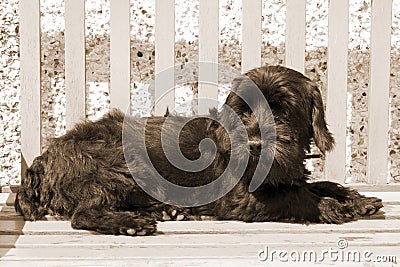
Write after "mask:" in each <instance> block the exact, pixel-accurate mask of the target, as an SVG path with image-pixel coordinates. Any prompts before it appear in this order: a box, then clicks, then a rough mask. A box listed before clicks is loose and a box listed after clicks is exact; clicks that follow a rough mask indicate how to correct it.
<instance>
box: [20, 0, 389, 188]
mask: <svg viewBox="0 0 400 267" xmlns="http://www.w3.org/2000/svg"><path fill="white" fill-rule="evenodd" d="M84 5H85V1H84V0H65V87H66V120H67V128H70V127H71V126H72V125H73V124H74V123H75V122H77V121H79V120H81V119H82V118H84V117H85V83H86V82H85V33H84V29H85V11H84V10H85V8H84ZM129 6H130V1H129V0H111V1H110V13H111V21H110V27H111V36H110V39H111V44H110V76H111V77H110V98H111V106H112V107H119V108H126V107H127V106H128V104H129V102H130V71H131V70H130V68H131V66H130V26H129V25H130V8H129ZM218 6H219V5H218V0H200V4H199V61H209V62H216V63H217V62H218V45H219V32H218ZM174 8H175V1H174V0H155V10H156V21H155V51H156V55H155V72H156V73H159V72H160V71H162V70H164V69H166V68H168V67H171V66H173V65H174V62H175V53H174V36H175V25H174V23H175V10H174ZM261 12H262V0H243V23H242V36H243V37H242V38H243V39H242V71H246V70H249V69H251V68H253V67H257V66H260V65H261V42H262V41H261V40H262V38H261V37H262V36H261ZM286 12H287V19H286V56H285V62H286V63H285V64H286V65H287V66H288V67H292V68H294V69H297V70H299V71H301V72H304V63H305V43H306V41H305V29H306V17H305V14H306V0H287V8H286ZM391 12H392V0H373V1H372V16H371V46H370V52H371V53H370V55H371V58H370V83H369V84H370V87H369V98H368V99H369V103H368V108H369V124H368V128H369V131H368V166H367V176H368V181H369V183H370V184H385V183H386V182H387V173H388V130H389V119H388V115H389V79H390V37H391V18H392V16H391ZM348 13H349V1H348V0H331V1H329V33H328V34H329V43H328V70H327V71H328V92H327V120H328V121H329V124H330V129H331V131H332V132H333V133H334V135H335V138H336V143H337V144H336V148H335V150H334V151H333V152H332V153H330V154H328V155H327V157H326V168H325V170H326V177H327V178H328V179H329V180H336V181H339V182H343V180H344V177H345V173H346V170H345V164H346V141H345V140H346V93H347V53H348V36H349V32H348V29H349V18H348V16H346V14H348ZM20 35H21V43H20V53H21V118H22V125H21V143H22V147H21V151H22V161H23V163H22V164H23V167H26V165H30V164H31V163H32V160H33V158H34V157H35V156H37V155H39V154H40V152H41V151H40V150H41V118H40V114H41V105H40V99H41V88H40V1H33V0H20ZM202 75H208V76H207V79H210V73H208V72H207V73H206V71H205V70H202V69H199V79H201V76H202ZM211 76H213V77H211V79H215V80H216V81H217V79H218V73H217V70H216V71H215V72H214V74H211ZM162 81H163V82H162V83H160V82H158V81H157V79H156V81H155V84H156V91H155V98H156V99H157V98H158V97H159V96H161V95H162V94H163V93H164V92H165V90H167V89H168V88H172V87H173V85H174V77H173V75H172V76H171V77H167V78H166V77H163V80H162ZM198 94H199V97H212V98H214V99H216V98H217V94H218V92H217V91H216V90H215V89H212V88H210V87H209V86H208V85H207V84H200V85H199V91H198ZM173 96H174V94H173V93H170V94H168V97H164V98H162V101H161V102H160V103H158V104H157V105H156V108H155V114H156V115H157V114H158V115H159V114H162V113H163V112H164V111H165V109H166V107H167V106H170V107H171V106H174V97H173ZM200 108H201V107H200ZM203 109H204V110H207V109H208V107H203ZM200 112H201V111H200ZM23 169H24V168H23Z"/></svg>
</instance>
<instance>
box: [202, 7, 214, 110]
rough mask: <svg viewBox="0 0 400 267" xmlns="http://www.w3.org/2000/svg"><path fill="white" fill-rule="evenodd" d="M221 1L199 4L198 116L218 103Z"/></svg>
mask: <svg viewBox="0 0 400 267" xmlns="http://www.w3.org/2000/svg"><path fill="white" fill-rule="evenodd" d="M218 19H219V1H218V0H200V3H199V92H198V98H199V100H200V102H199V104H198V114H207V113H208V112H209V109H210V108H213V107H217V103H218V102H217V101H218V46H219V26H218V25H219V23H218Z"/></svg>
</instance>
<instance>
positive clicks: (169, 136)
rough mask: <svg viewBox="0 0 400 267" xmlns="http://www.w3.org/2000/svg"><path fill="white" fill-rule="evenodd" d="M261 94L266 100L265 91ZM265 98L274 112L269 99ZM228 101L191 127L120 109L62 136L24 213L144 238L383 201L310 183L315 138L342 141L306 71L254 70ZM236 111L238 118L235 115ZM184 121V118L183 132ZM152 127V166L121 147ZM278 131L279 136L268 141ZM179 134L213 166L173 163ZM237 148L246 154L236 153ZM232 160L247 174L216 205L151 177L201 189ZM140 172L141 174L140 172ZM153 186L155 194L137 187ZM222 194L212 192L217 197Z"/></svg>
mask: <svg viewBox="0 0 400 267" xmlns="http://www.w3.org/2000/svg"><path fill="white" fill-rule="evenodd" d="M248 78H250V79H251V81H250V80H249V79H248ZM249 81H250V82H249ZM250 83H254V84H255V85H256V87H258V89H254V86H251V84H250ZM257 90H260V91H261V93H262V95H263V97H261V98H260V97H259V96H257V94H256V91H257ZM239 95H240V97H239ZM263 98H265V100H266V101H267V102H268V104H269V106H270V108H271V111H272V113H269V112H267V111H266V109H265V105H263V104H262V103H261V102H262V101H265V100H263ZM243 99H246V100H247V103H246V101H244V100H243ZM226 104H227V106H225V107H224V108H223V109H222V110H221V112H218V113H217V112H215V111H212V118H193V119H192V120H191V121H190V122H189V123H186V124H185V122H186V119H185V118H183V117H179V116H168V124H167V125H164V122H165V121H166V120H167V118H165V117H151V118H147V119H144V118H142V119H139V118H132V117H129V118H125V122H124V114H122V113H121V112H119V111H115V110H114V111H111V112H110V113H108V114H107V115H105V116H104V117H103V118H102V119H100V120H98V121H96V122H85V123H81V124H78V125H77V126H76V127H75V128H74V129H72V130H70V131H69V132H68V133H67V134H66V135H64V136H62V137H60V138H56V139H54V140H53V142H52V144H51V145H50V146H49V148H48V150H47V151H46V152H44V153H43V154H42V155H41V156H39V157H37V158H36V159H35V160H34V162H33V164H32V166H31V167H30V168H29V169H28V171H27V173H26V178H25V179H23V181H22V186H21V188H20V190H19V192H18V194H17V201H16V209H17V210H18V211H19V212H21V213H22V214H23V215H24V217H25V219H27V220H37V219H40V218H42V217H43V216H44V215H46V214H55V215H60V216H62V217H64V218H66V219H70V220H71V222H72V226H73V227H74V228H77V229H88V230H95V231H98V232H101V233H105V234H126V235H145V234H151V233H153V232H154V231H155V230H156V220H169V219H177V220H180V219H193V218H194V219H196V218H198V216H202V215H209V216H213V217H215V218H216V219H221V220H242V221H247V222H255V221H290V222H301V223H308V222H315V223H343V222H346V221H349V220H352V219H356V218H357V217H360V216H363V215H370V214H373V213H375V212H376V211H378V210H379V209H380V208H381V207H382V202H381V200H380V199H377V198H370V197H365V196H362V195H360V194H359V193H357V192H356V191H355V190H351V189H348V188H344V187H342V186H341V185H339V184H336V183H332V182H327V181H324V182H315V183H310V182H307V180H308V175H309V172H308V171H307V170H306V169H305V167H304V159H305V158H307V155H306V153H307V152H308V151H309V149H310V141H311V139H313V140H314V142H315V144H316V145H317V147H318V148H319V149H320V150H321V152H322V153H323V154H324V153H325V152H326V151H329V150H331V149H332V148H333V145H334V140H333V138H332V135H331V133H330V132H329V131H328V129H327V126H326V123H325V118H324V111H323V103H322V99H321V95H320V92H319V90H318V88H317V87H316V85H315V84H314V83H313V82H311V81H310V80H309V79H308V78H306V77H305V76H303V75H302V74H300V73H298V72H296V71H294V70H291V69H288V68H285V67H281V66H265V67H261V68H257V69H254V70H251V71H249V72H248V73H246V75H245V76H243V77H239V78H237V79H235V80H234V82H233V86H232V92H231V93H230V94H229V96H228V98H227V100H226ZM229 107H230V108H231V109H232V110H233V111H235V113H236V114H237V117H238V118H239V119H235V118H233V117H232V113H230V112H229V111H228V109H229ZM146 120H147V122H146ZM181 124H185V126H184V127H183V128H182V130H180V128H179V125H181ZM124 125H125V126H124ZM222 125H225V127H223V126H222ZM227 125H228V126H227ZM240 125H244V127H245V128H244V129H245V131H244V133H245V134H246V133H247V138H242V137H243V131H239V130H238V129H239V128H240ZM144 126H145V127H146V130H145V134H143V135H144V136H145V140H146V141H145V149H146V154H147V155H148V157H149V159H150V160H151V165H152V166H149V162H148V161H146V160H145V158H144V156H143V151H142V148H140V146H136V145H129V144H128V145H127V146H126V147H123V143H122V135H123V132H124V131H125V133H124V134H126V133H127V136H129V137H130V138H132V137H135V136H136V137H138V136H141V131H140V130H139V129H141V128H142V127H144ZM163 128H164V129H163ZM124 129H125V130H124ZM123 130H124V131H123ZM162 131H163V133H162V134H161V132H162ZM275 133H276V138H271V139H269V138H270V137H271V136H272V135H274V134H275ZM162 135H164V136H163V137H162ZM177 137H178V139H179V146H180V150H181V152H182V154H183V155H184V156H185V157H186V158H187V159H189V160H197V159H199V158H201V157H202V158H205V159H206V161H207V160H209V161H210V162H211V164H210V165H209V166H208V167H206V168H204V169H202V170H199V171H196V172H191V171H185V170H182V169H180V168H178V167H176V166H174V165H173V164H171V163H170V162H169V160H168V159H167V157H166V155H165V153H163V151H164V150H163V145H164V144H163V145H162V140H166V141H167V142H166V143H167V145H168V144H169V143H172V141H173V139H174V138H175V139H176V138H177ZM265 137H266V138H265ZM163 138H164V139H163ZM205 138H209V139H211V140H213V141H214V143H215V146H205V148H204V149H203V151H200V150H199V144H200V141H201V140H203V139H205ZM128 140H129V139H128ZM265 151H266V152H265ZM264 152H265V153H266V155H267V156H266V157H267V158H270V160H271V161H270V162H271V166H270V169H269V166H268V168H267V166H264V165H263V164H259V163H260V162H262V161H261V157H260V155H263V153H264ZM124 153H125V156H124ZM234 154H236V155H238V154H239V155H244V156H243V157H242V156H239V157H236V158H235V157H234V156H232V155H234ZM230 160H234V161H237V162H234V163H235V164H234V165H235V166H240V165H241V164H245V171H244V174H243V175H242V176H241V177H234V173H235V172H234V171H233V172H228V175H227V177H228V178H229V177H230V178H231V179H229V180H228V181H227V183H226V184H222V187H224V186H226V187H229V188H230V186H231V187H233V188H232V190H230V191H229V193H227V194H226V195H225V196H223V197H221V198H219V199H217V200H215V201H213V202H211V203H208V204H202V205H193V206H195V207H187V208H185V207H182V206H179V203H175V202H174V201H169V198H168V196H166V194H165V192H164V191H163V190H162V186H161V185H160V187H158V184H157V182H154V181H151V182H147V180H146V179H149V178H148V177H155V176H156V175H157V173H159V174H160V175H161V176H162V177H164V178H165V179H167V180H168V181H170V182H172V183H174V184H177V185H181V186H186V187H193V186H203V185H206V184H208V183H210V182H213V181H215V180H216V179H217V178H218V177H219V176H220V175H221V174H222V173H224V170H225V169H226V167H227V166H228V163H229V161H230ZM243 160H246V161H244V163H242V161H243ZM257 165H258V166H259V165H261V166H259V167H258V168H259V169H260V170H261V172H265V173H264V176H263V180H262V181H261V183H260V182H259V183H258V184H257V186H256V187H255V188H254V187H253V188H252V182H253V181H252V177H253V176H254V174H255V172H257V171H256V169H257ZM128 166H129V169H128ZM153 166H154V167H153ZM132 170H133V172H134V176H135V177H136V176H137V178H139V180H137V179H133V178H132V174H131V171H132ZM146 177H147V178H146ZM237 179H240V180H239V181H238V182H237ZM149 181H150V180H149ZM147 183H149V184H150V185H151V188H152V189H150V191H151V193H152V194H151V195H152V196H157V197H156V198H153V197H151V196H149V195H148V194H147V193H145V192H144V191H143V190H142V187H141V186H139V184H140V185H146V184H147ZM220 189H221V188H220ZM221 190H222V191H223V190H224V188H222V189H221ZM221 190H215V191H210V192H208V193H207V195H211V196H212V195H213V194H214V195H215V197H216V198H217V196H218V194H219V193H221V192H220V191H221ZM203 196H204V192H202V191H199V193H198V194H197V195H196V194H194V195H191V196H190V198H192V199H196V198H201V197H203ZM178 198H179V196H178ZM185 198H187V196H182V199H180V201H182V202H184V201H186V200H188V199H185ZM157 199H158V200H157ZM160 199H163V201H159V200H160ZM164 200H165V201H164ZM164 202H165V203H164ZM175 204H176V205H175Z"/></svg>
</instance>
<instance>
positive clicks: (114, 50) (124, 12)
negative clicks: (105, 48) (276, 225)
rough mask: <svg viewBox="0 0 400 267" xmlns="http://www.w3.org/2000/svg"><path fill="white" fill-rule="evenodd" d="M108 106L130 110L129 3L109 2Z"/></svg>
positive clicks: (124, 1) (127, 0)
mask: <svg viewBox="0 0 400 267" xmlns="http://www.w3.org/2000/svg"><path fill="white" fill-rule="evenodd" d="M110 28H111V29H110V105H111V107H112V108H119V109H120V110H122V111H124V112H125V111H127V110H130V109H129V106H130V89H131V87H130V84H131V62H130V61H131V57H130V53H131V46H130V1H129V0H118V1H110Z"/></svg>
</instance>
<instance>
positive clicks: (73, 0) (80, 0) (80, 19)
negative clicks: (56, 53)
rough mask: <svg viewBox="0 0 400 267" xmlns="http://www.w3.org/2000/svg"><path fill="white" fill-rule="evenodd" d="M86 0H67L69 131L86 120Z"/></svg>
mask: <svg viewBox="0 0 400 267" xmlns="http://www.w3.org/2000/svg"><path fill="white" fill-rule="evenodd" d="M85 69H86V68H85V0H65V90H66V91H65V97H66V120H67V121H66V122H67V129H71V128H72V126H73V125H74V124H75V123H77V122H79V121H81V120H82V119H84V118H85V113H86V111H85V85H86V81H85V80H86V79H85V78H86V77H85V76H86V73H85Z"/></svg>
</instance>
